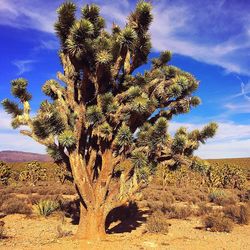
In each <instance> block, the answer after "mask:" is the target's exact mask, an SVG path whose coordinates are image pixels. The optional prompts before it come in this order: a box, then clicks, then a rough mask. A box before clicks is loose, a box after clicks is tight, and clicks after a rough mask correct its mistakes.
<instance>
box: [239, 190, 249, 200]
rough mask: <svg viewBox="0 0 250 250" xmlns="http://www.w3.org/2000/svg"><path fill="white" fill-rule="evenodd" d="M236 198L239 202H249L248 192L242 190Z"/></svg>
mask: <svg viewBox="0 0 250 250" xmlns="http://www.w3.org/2000/svg"><path fill="white" fill-rule="evenodd" d="M238 197H239V199H240V202H248V201H250V190H243V191H242V192H240V193H238Z"/></svg>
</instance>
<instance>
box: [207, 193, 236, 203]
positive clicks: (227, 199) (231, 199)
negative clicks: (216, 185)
mask: <svg viewBox="0 0 250 250" xmlns="http://www.w3.org/2000/svg"><path fill="white" fill-rule="evenodd" d="M209 200H210V202H213V203H215V204H217V205H219V206H226V205H235V204H236V203H237V197H236V196H235V195H233V194H230V196H229V195H228V194H227V193H226V192H225V191H223V190H220V189H218V190H213V191H212V192H211V193H210V194H209Z"/></svg>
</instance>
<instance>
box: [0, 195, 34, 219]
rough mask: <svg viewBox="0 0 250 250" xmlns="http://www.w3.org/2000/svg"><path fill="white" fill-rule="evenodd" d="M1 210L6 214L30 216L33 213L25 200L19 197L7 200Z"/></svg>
mask: <svg viewBox="0 0 250 250" xmlns="http://www.w3.org/2000/svg"><path fill="white" fill-rule="evenodd" d="M0 210H1V211H2V212H4V213H5V214H26V215H30V214H31V213H32V210H31V208H30V207H29V206H28V205H27V203H26V202H25V200H24V199H20V198H18V197H15V196H14V197H11V198H9V199H6V200H5V201H4V202H3V204H2V206H1V207H0Z"/></svg>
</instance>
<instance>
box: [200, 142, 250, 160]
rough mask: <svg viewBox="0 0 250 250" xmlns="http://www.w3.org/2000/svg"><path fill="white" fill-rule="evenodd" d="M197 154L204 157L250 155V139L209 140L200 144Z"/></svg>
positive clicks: (217, 157) (218, 157) (239, 156)
mask: <svg viewBox="0 0 250 250" xmlns="http://www.w3.org/2000/svg"><path fill="white" fill-rule="evenodd" d="M196 155H198V156H200V157H201V158H204V159H220V158H241V157H249V156H250V139H244V140H235V141H229V142H227V141H225V142H219V141H216V142H208V143H206V144H205V145H201V146H200V148H199V150H198V151H197V152H196Z"/></svg>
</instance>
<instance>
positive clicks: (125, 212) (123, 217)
mask: <svg viewBox="0 0 250 250" xmlns="http://www.w3.org/2000/svg"><path fill="white" fill-rule="evenodd" d="M146 214H147V211H142V210H140V209H139V208H138V206H137V204H136V203H132V202H131V203H129V205H127V206H121V207H117V208H115V209H113V210H112V211H111V212H110V213H109V214H108V216H107V219H106V225H105V226H106V232H107V233H108V234H112V233H125V232H129V233H130V232H131V231H133V230H135V229H136V228H137V227H139V226H140V225H141V224H142V223H143V222H145V221H146V218H145V215H146ZM112 223H118V224H116V225H115V226H113V227H112Z"/></svg>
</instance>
